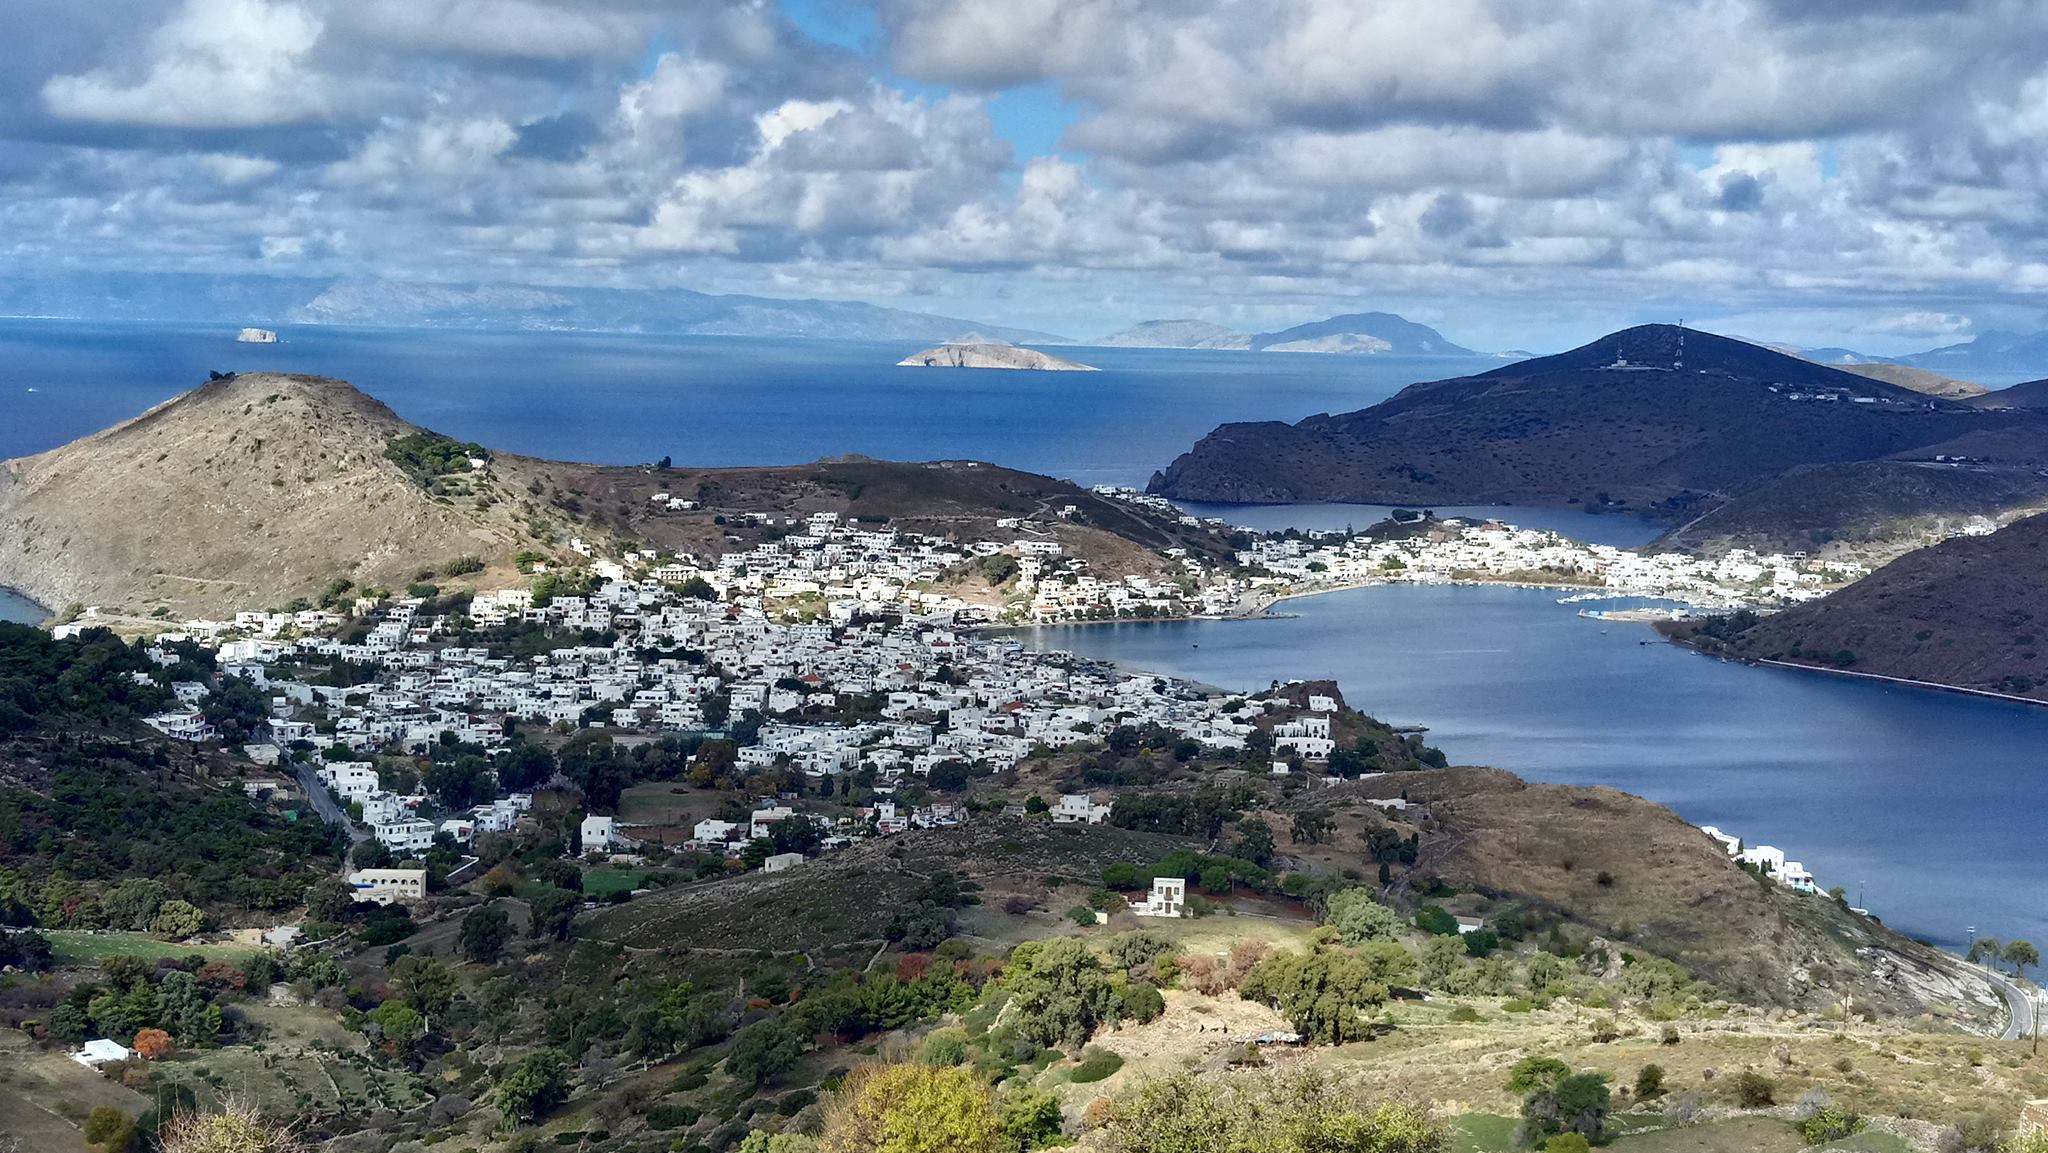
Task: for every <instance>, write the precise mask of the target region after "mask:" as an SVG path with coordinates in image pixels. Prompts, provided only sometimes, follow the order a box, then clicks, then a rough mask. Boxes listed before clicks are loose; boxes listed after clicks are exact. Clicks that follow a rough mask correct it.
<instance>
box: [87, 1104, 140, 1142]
mask: <svg viewBox="0 0 2048 1153" xmlns="http://www.w3.org/2000/svg"><path fill="white" fill-rule="evenodd" d="M83 1136H84V1137H85V1142H86V1144H88V1145H97V1146H99V1147H100V1148H102V1149H105V1150H106V1151H107V1153H120V1151H122V1150H126V1149H128V1148H129V1147H131V1146H132V1145H133V1144H134V1143H135V1122H134V1121H133V1120H132V1119H130V1118H129V1116H128V1114H126V1113H123V1112H122V1111H121V1110H119V1109H116V1108H114V1107H113V1106H112V1105H101V1106H99V1107H97V1108H95V1109H94V1110H93V1111H92V1112H91V1113H88V1114H86V1118H85V1125H84V1126H83Z"/></svg>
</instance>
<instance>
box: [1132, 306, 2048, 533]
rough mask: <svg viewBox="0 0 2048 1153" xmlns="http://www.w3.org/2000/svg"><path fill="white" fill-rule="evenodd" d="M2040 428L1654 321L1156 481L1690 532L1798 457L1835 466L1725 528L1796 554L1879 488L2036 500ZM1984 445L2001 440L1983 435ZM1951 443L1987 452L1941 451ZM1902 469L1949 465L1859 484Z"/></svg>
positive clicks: (1165, 488)
mask: <svg viewBox="0 0 2048 1153" xmlns="http://www.w3.org/2000/svg"><path fill="white" fill-rule="evenodd" d="M2043 431H2048V421H2043V420H2042V419H2041V418H2040V417H2038V416H2035V415H2033V414H2022V413H2018V412H2014V411H2010V410H2003V411H1999V412H1987V411H1983V410H1981V409H1977V408H1974V407H1972V406H1969V405H1965V404H1961V403H1957V402H1953V401H1949V400H1945V399H1941V398H1933V397H1928V396H1925V395H1922V394H1920V393H1918V392H1915V391H1912V390H1910V389H1907V388H1902V387H1899V386H1897V385H1894V384H1890V383H1886V382H1884V381H1881V380H1873V379H1869V378H1866V377H1863V376H1859V375H1855V374H1852V373H1849V372H1845V371H1842V370H1840V369H1837V368H1832V367H1827V366H1824V365H1819V364H1814V363H1812V362H1810V361H1806V360H1802V359H1799V358H1796V357H1791V356H1786V355H1783V354H1780V353H1777V352H1773V351H1771V350H1769V349H1765V348H1762V347H1759V346H1757V345H1754V344H1750V343H1747V342H1744V341H1739V340H1732V339H1728V338H1725V337H1718V336H1712V335H1709V334H1706V333H1699V332H1693V331H1689V330H1685V329H1680V328H1676V327H1673V326H1669V325H1646V326H1643V327H1639V328H1632V329H1627V330H1625V331H1622V332H1618V333H1614V334H1611V335H1609V336H1606V337H1602V338H1601V339H1599V340H1597V341H1594V342H1593V343H1591V344H1588V345H1585V346H1584V347H1582V348H1578V349H1574V350H1572V351H1570V352H1566V353H1562V354H1559V355H1556V356H1549V357H1542V358H1539V359H1536V360H1530V361H1525V362H1522V363H1518V364H1512V365H1507V366H1504V367H1501V368H1497V369H1494V370H1492V371H1490V372H1485V373H1481V374H1479V375H1476V376H1468V377H1459V378H1456V379H1452V380H1441V381H1433V382H1429V383H1423V384H1415V385H1411V386H1409V387H1408V388H1406V389H1404V390H1402V391H1401V392H1400V393H1399V394H1397V395H1395V396H1394V397H1392V398H1390V399H1388V400H1386V401H1384V402H1382V403H1380V404H1377V405H1374V406H1373V407H1371V408H1367V409H1362V410H1359V411H1356V412H1350V413H1343V414H1340V415H1336V416H1330V415H1318V416H1312V417H1309V418H1308V419H1306V420H1303V421H1301V422H1299V423H1296V424H1292V425H1289V424H1282V423H1279V422H1262V423H1244V424H1229V425H1224V426H1222V427H1220V428H1218V429H1216V430H1215V431H1213V432H1211V433H1210V434H1209V435H1208V436H1206V437H1204V438H1203V439H1202V440H1201V441H1200V442H1199V443H1198V444H1196V445H1195V447H1194V448H1193V449H1191V450H1190V451H1188V452H1187V453H1185V454H1183V455H1182V456H1181V457H1180V458H1179V459H1177V460H1175V461H1174V462H1173V463H1172V464H1171V465H1170V466H1169V467H1168V468H1167V469H1165V470H1164V471H1163V472H1160V473H1158V474H1155V476H1154V477H1153V480H1152V483H1151V490H1152V491H1153V492H1156V493H1160V494H1163V495H1166V496H1169V497H1178V498H1185V499H1190V500H1213V501H1242V502H1267V503H1272V502H1290V501H1346V502H1356V503H1367V504H1406V505H1421V506H1430V505H1444V504H1503V503H1504V504H1534V505H1570V504H1575V505H1583V506H1585V507H1588V508H1593V509H1605V510H1626V511H1633V512H1637V513H1641V514H1643V515H1646V516H1650V517H1652V518H1654V519H1658V520H1662V521H1664V522H1666V523H1671V524H1678V525H1683V524H1686V523H1687V522H1692V521H1694V520H1696V519H1697V518H1699V517H1701V516H1702V515H1704V514H1706V513H1709V512H1712V511H1714V510H1716V509H1719V508H1721V507H1722V506H1726V505H1731V504H1732V503H1733V502H1736V501H1737V500H1738V499H1739V498H1741V497H1742V496H1743V495H1744V494H1746V493H1749V492H1751V491H1752V490H1758V489H1760V488H1761V487H1762V486H1765V485H1768V484H1770V483H1771V482H1773V481H1775V480H1777V479H1779V478H1782V477H1786V476H1787V475H1788V474H1789V473H1791V472H1792V471H1793V470H1795V469H1801V468H1814V467H1830V468H1835V469H1838V470H1841V473H1842V475H1840V476H1831V477H1829V478H1827V479H1828V485H1827V487H1825V488H1822V489H1820V490H1817V491H1811V492H1808V493H1807V498H1808V499H1807V501H1806V503H1805V505H1804V507H1803V509H1802V510H1801V512H1800V514H1799V515H1798V516H1796V517H1793V518H1790V519H1789V520H1785V521H1782V522H1780V521H1773V522H1771V523H1760V522H1758V521H1757V520H1755V519H1752V518H1748V517H1737V516H1734V515H1732V514H1731V515H1730V516H1727V517H1724V518H1723V520H1722V522H1721V524H1720V526H1719V528H1720V532H1721V533H1723V534H1725V535H1726V536H1728V537H1731V538H1757V537H1768V538H1773V539H1776V540H1780V541H1784V542H1787V543H1789V544H1791V545H1792V547H1805V545H1806V543H1808V542H1809V538H1810V536H1811V534H1815V533H1819V534H1823V535H1824V534H1827V533H1831V532H1834V531H1835V530H1836V529H1837V528H1838V527H1839V526H1840V525H1841V524H1842V523H1843V521H1844V520H1845V519H1847V518H1848V517H1849V515H1850V512H1851V511H1852V507H1853V506H1854V505H1855V504H1856V502H1857V501H1858V500H1861V499H1863V495H1862V494H1865V493H1867V492H1869V491H1872V490H1873V489H1874V490H1876V491H1879V492H1880V494H1881V496H1880V499H1879V500H1878V504H1879V505H1880V506H1881V515H1880V516H1879V518H1878V519H1879V520H1880V521H1882V522H1889V521H1891V520H1894V519H1905V518H1915V517H1925V516H1929V515H1940V514H1944V513H1952V512H1967V513H1972V514H1974V513H1978V512H1981V511H1984V510H1986V509H1988V510H1990V511H1992V512H1998V511H2002V510H2004V509H2007V508H2010V507H2012V506H2013V505H2014V504H2016V503H2025V502H2026V501H2030V500H2033V499H2036V498H2037V497H2044V496H2048V478H2043V477H2041V476H2037V475H2035V474H2036V472H2037V470H2039V469H2041V468H2042V467H2043V466H2044V465H2048V438H2044V437H2043V436H2042V435H2041V434H2042V433H2043ZM1994 442H1995V453H1994V452H1992V451H1991V450H1990V448H1988V447H1986V446H1992V445H1993V444H1994ZM1969 446H1977V447H1978V448H1979V449H1980V450H1981V451H1976V452H1971V451H1969ZM1958 454H1959V455H1967V456H1970V457H1972V458H1982V459H1973V460H1972V462H1971V463H1970V464H1969V465H1968V466H1967V467H1956V466H1952V465H1951V464H1950V463H1949V462H1947V461H1945V460H1944V461H1940V462H1937V461H1935V459H1934V458H1935V457H1936V456H1938V455H1939V456H1947V455H1958ZM1878 462H1882V463H1878ZM1900 467H1909V468H1913V469H1921V468H1925V469H1934V470H1938V471H1940V472H1942V473H1945V474H1954V475H1946V476H1944V477H1943V478H1942V482H1943V483H1941V484H1939V485H1928V486H1925V487H1915V486H1912V485H1901V484H1897V483H1884V484H1878V483H1875V482H1871V483H1866V482H1868V481H1869V480H1870V474H1882V473H1884V472H1886V471H1896V470H1897V469H1898V468H1900ZM1738 511H1739V509H1738ZM1762 511H1764V512H1775V511H1776V510H1775V507H1773V508H1767V509H1764V510H1762ZM1879 531H1880V532H1881V533H1882V532H1888V531H1889V529H1885V528H1882V527H1881V528H1880V529H1879Z"/></svg>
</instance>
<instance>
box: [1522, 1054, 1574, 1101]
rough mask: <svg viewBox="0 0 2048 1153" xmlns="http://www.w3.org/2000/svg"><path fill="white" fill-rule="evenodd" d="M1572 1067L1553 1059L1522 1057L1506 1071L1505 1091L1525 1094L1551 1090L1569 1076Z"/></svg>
mask: <svg viewBox="0 0 2048 1153" xmlns="http://www.w3.org/2000/svg"><path fill="white" fill-rule="evenodd" d="M1571 1072H1572V1067H1571V1066H1570V1065H1567V1064H1565V1063H1564V1062H1562V1061H1560V1060H1558V1059H1557V1058H1555V1057H1524V1058H1522V1059H1521V1060H1519V1061H1517V1062H1515V1066H1514V1068H1512V1069H1509V1070H1508V1083H1507V1091H1508V1092H1510V1093H1523V1094H1527V1093H1530V1092H1533V1091H1535V1090H1537V1089H1552V1088H1555V1087H1556V1086H1557V1083H1558V1082H1559V1081H1562V1080H1564V1079H1565V1078H1566V1077H1569V1076H1571Z"/></svg>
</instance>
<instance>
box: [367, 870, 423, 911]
mask: <svg viewBox="0 0 2048 1153" xmlns="http://www.w3.org/2000/svg"><path fill="white" fill-rule="evenodd" d="M348 883H349V884H350V885H351V886H353V887H354V888H355V891H356V892H355V898H356V901H357V903H359V904H360V903H362V902H366V901H367V902H370V903H373V904H378V905H389V904H391V903H392V902H393V901H406V902H411V901H417V900H419V899H420V898H422V897H424V896H426V895H427V871H426V870H425V869H357V870H356V871H355V872H353V873H350V874H349V875H348Z"/></svg>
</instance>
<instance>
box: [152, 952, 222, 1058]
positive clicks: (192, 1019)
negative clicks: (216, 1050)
mask: <svg viewBox="0 0 2048 1153" xmlns="http://www.w3.org/2000/svg"><path fill="white" fill-rule="evenodd" d="M156 1024H157V1025H158V1026H160V1027H162V1028H165V1029H168V1030H170V1031H171V1034H172V1035H173V1036H175V1037H176V1038H177V1039H178V1040H179V1041H181V1042H184V1043H185V1044H187V1045H210V1044H212V1043H213V1041H214V1039H215V1038H217V1037H219V1036H220V1026H221V1014H220V1006H218V1005H215V1004H213V1003H212V1002H211V1001H210V1000H209V999H208V997H207V995H206V990H205V989H203V988H201V987H200V985H199V978H197V977H195V976H193V975H192V974H190V973H186V972H181V971H179V970H175V969H174V970H172V971H171V972H168V973H165V974H164V978H163V980H161V981H159V982H157V986H156Z"/></svg>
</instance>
